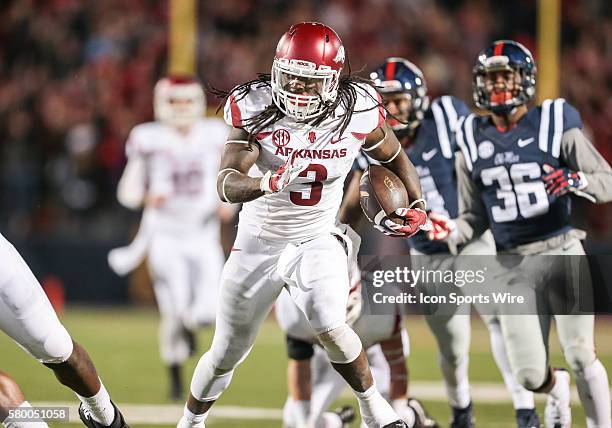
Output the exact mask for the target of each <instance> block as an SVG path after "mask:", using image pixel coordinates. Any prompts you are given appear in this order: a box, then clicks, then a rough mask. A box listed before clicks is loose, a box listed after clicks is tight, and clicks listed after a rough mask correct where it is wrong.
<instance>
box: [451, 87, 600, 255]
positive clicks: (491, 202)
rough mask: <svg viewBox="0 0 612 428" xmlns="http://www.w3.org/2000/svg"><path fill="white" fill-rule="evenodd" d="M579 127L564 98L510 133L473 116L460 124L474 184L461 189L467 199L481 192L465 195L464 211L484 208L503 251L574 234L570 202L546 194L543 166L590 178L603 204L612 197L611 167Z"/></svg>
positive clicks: (547, 104) (461, 141)
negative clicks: (607, 186) (469, 191)
mask: <svg viewBox="0 0 612 428" xmlns="http://www.w3.org/2000/svg"><path fill="white" fill-rule="evenodd" d="M580 128H582V121H581V119H580V115H579V113H578V111H577V110H576V109H575V108H574V107H573V106H571V105H569V104H568V103H567V102H565V100H563V99H555V100H546V101H544V102H543V103H542V105H541V106H539V107H535V108H532V109H530V110H529V112H528V113H527V114H525V115H524V116H523V117H522V119H521V120H520V121H519V122H518V124H517V125H516V126H515V127H514V128H512V129H510V130H509V131H507V132H500V131H499V130H498V129H497V128H496V127H495V125H494V124H493V122H492V120H491V119H490V118H489V117H488V116H483V117H478V116H476V115H474V114H471V115H469V116H467V118H465V120H464V121H462V123H460V125H459V127H458V129H457V135H456V138H457V143H458V145H459V147H460V148H461V151H462V153H463V159H464V162H465V167H466V168H467V174H468V176H469V179H470V180H469V181H471V183H469V182H468V185H467V186H463V187H462V186H461V184H462V183H459V184H460V190H461V191H462V192H461V193H467V192H463V190H464V188H467V189H470V188H472V189H473V192H474V193H475V194H476V195H466V194H461V198H467V199H465V201H466V202H464V203H463V204H461V205H467V206H472V207H474V206H480V207H481V208H480V209H482V210H483V211H484V212H483V213H482V214H483V215H484V217H485V218H488V223H489V226H490V228H491V231H492V232H493V236H494V238H495V242H496V246H497V248H498V249H500V250H506V249H510V248H514V247H517V246H519V245H524V244H528V243H532V242H536V241H543V240H546V239H548V238H551V237H553V236H556V235H560V234H563V233H565V232H567V231H569V230H570V229H571V226H570V212H571V199H570V198H569V197H568V196H561V197H555V196H552V195H548V194H547V192H546V189H545V186H544V182H543V181H542V175H544V173H543V165H544V164H548V165H551V166H552V167H554V168H560V167H568V168H570V169H572V170H575V171H583V172H585V173H587V174H586V176H587V177H588V180H589V182H590V184H589V185H588V186H587V188H586V189H585V192H587V193H594V194H596V195H597V196H596V197H597V198H598V199H599V198H600V197H602V196H603V197H604V198H605V196H604V194H605V193H608V194H609V193H610V190H605V182H606V181H607V182H608V183H611V181H610V178H611V177H612V174H610V167H609V166H608V165H607V163H606V162H605V160H603V158H601V156H600V155H599V154H598V153H597V151H596V150H595V149H594V148H593V146H592V145H591V143H590V142H589V141H588V140H587V139H586V137H584V135H583V134H582V132H581V131H580ZM598 170H600V172H597V171H598ZM605 170H607V171H608V172H605ZM600 173H603V174H604V176H600V175H599V174H600ZM460 176H461V174H460ZM460 180H461V177H460ZM478 194H479V195H478ZM470 198H473V199H480V201H477V202H470V201H469V199H470ZM463 214H464V213H463V212H462V215H463ZM485 227H486V226H485ZM460 234H461V229H460ZM460 240H461V239H460Z"/></svg>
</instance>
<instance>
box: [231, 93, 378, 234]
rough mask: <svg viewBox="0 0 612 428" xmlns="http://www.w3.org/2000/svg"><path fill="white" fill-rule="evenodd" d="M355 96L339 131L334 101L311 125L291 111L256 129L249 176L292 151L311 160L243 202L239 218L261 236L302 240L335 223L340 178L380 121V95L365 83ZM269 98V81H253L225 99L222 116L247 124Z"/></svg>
mask: <svg viewBox="0 0 612 428" xmlns="http://www.w3.org/2000/svg"><path fill="white" fill-rule="evenodd" d="M356 93H357V102H356V105H355V108H354V112H353V115H352V118H351V121H350V123H349V125H348V127H347V129H346V130H345V131H344V133H343V134H342V135H339V130H335V128H336V127H337V126H338V124H339V122H340V120H341V118H342V116H343V115H344V114H346V113H345V111H344V109H343V108H342V107H340V106H339V107H338V108H337V109H336V111H335V114H334V116H333V117H332V118H330V119H327V120H325V121H324V122H323V123H322V124H321V125H318V126H317V127H312V126H311V125H309V124H307V123H303V122H302V123H300V122H297V121H295V120H294V119H292V118H290V117H284V118H283V119H281V120H279V121H278V122H276V123H275V124H273V125H271V126H269V127H267V128H265V129H263V130H261V131H260V132H259V133H258V134H257V135H256V138H257V141H258V143H259V145H260V147H261V149H260V153H259V157H258V159H257V161H256V163H255V165H254V167H253V168H252V169H251V171H250V174H249V175H252V176H263V175H264V174H265V173H266V172H267V171H269V170H270V171H276V170H277V169H278V168H279V167H280V166H282V165H283V164H284V163H285V161H286V160H287V158H288V157H289V156H290V155H291V153H292V152H293V151H296V150H297V151H298V154H297V156H298V157H299V158H305V159H309V160H310V165H309V166H308V167H307V168H306V169H305V170H304V171H303V172H302V173H301V174H300V177H299V178H298V180H297V181H296V182H295V183H293V184H292V185H290V186H288V187H287V188H285V189H283V191H281V192H279V193H276V194H270V195H264V196H262V197H260V198H257V199H255V200H254V201H251V202H247V203H245V204H244V205H243V208H242V211H241V213H240V222H241V224H243V225H244V226H247V227H248V228H249V230H251V232H252V233H253V234H255V235H257V236H260V237H261V238H264V239H270V240H283V241H287V242H303V241H306V240H309V239H311V238H313V237H315V236H317V235H320V234H322V233H327V232H330V231H332V230H333V229H334V226H335V223H336V216H337V213H338V209H339V207H340V202H341V201H342V193H343V188H344V180H345V178H346V176H347V174H348V172H349V171H350V169H351V165H352V164H353V160H354V159H355V157H356V156H357V155H358V154H359V151H360V149H361V146H362V144H363V142H364V140H365V138H366V136H367V135H368V134H369V133H370V132H372V131H373V130H375V129H376V128H378V127H379V126H381V124H382V123H383V122H384V120H385V111H384V109H383V108H382V107H381V106H380V96H379V94H378V93H377V92H376V90H375V89H374V88H372V87H371V86H369V85H365V84H359V85H356ZM270 104H272V93H271V89H270V87H269V86H268V85H265V84H259V85H254V86H253V87H252V88H251V91H250V92H249V93H248V94H247V95H246V96H244V97H242V98H241V97H240V96H239V95H235V94H233V95H231V96H230V98H229V99H228V101H227V103H226V105H225V112H224V113H225V114H224V116H225V121H226V122H227V123H228V124H229V125H232V126H234V127H237V128H245V129H246V130H248V122H246V123H245V120H248V119H249V118H252V117H254V116H255V115H257V114H258V113H260V112H261V111H263V110H264V109H265V108H266V107H267V106H269V105H270Z"/></svg>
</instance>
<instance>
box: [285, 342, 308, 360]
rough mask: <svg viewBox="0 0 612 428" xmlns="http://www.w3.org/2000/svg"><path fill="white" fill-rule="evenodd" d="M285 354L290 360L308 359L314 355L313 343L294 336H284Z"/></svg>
mask: <svg viewBox="0 0 612 428" xmlns="http://www.w3.org/2000/svg"><path fill="white" fill-rule="evenodd" d="M285 339H286V342H287V356H288V357H289V358H291V359H292V360H298V361H303V360H309V359H310V358H312V356H313V355H314V345H313V344H312V343H308V342H306V341H304V340H300V339H296V338H295V337H291V336H286V338H285Z"/></svg>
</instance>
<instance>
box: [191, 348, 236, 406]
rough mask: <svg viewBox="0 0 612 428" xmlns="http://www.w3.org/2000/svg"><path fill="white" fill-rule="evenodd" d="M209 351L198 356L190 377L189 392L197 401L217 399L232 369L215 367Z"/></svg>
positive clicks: (226, 385) (228, 382) (230, 377)
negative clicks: (200, 356)
mask: <svg viewBox="0 0 612 428" xmlns="http://www.w3.org/2000/svg"><path fill="white" fill-rule="evenodd" d="M211 358H212V357H211V355H210V352H207V353H206V354H204V355H203V356H202V358H200V361H199V362H198V365H197V366H196V369H195V371H194V373H193V378H192V379H191V387H190V390H191V394H192V395H193V396H194V398H196V399H197V400H198V401H213V400H216V399H218V398H219V397H220V396H221V394H222V393H223V391H225V390H226V389H227V387H228V386H229V384H230V382H231V381H232V376H233V375H234V370H233V369H231V370H229V371H227V370H223V369H220V368H218V367H215V366H214V365H213V364H212V361H211Z"/></svg>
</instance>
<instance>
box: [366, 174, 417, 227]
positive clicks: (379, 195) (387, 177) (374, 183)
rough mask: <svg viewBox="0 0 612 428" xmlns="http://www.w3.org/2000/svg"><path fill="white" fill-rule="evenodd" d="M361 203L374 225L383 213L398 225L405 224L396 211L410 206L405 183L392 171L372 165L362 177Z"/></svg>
mask: <svg viewBox="0 0 612 428" xmlns="http://www.w3.org/2000/svg"><path fill="white" fill-rule="evenodd" d="M359 201H360V203H361V209H363V212H364V213H365V215H366V217H367V218H368V220H370V221H371V222H372V223H374V224H377V223H378V222H377V221H375V220H377V219H376V216H377V215H382V214H381V211H384V213H385V214H386V215H388V216H389V218H390V219H392V220H394V221H395V222H396V223H398V224H403V219H400V217H398V216H397V215H396V214H395V210H396V209H398V208H405V207H407V206H409V205H410V201H409V200H408V192H407V191H406V187H404V183H402V181H401V180H400V179H399V177H398V176H397V175H395V174H394V173H393V172H392V171H390V170H388V169H387V168H385V167H384V166H380V165H370V167H369V168H368V170H367V171H366V172H365V173H364V174H363V176H362V177H361V181H360V182H359Z"/></svg>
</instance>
